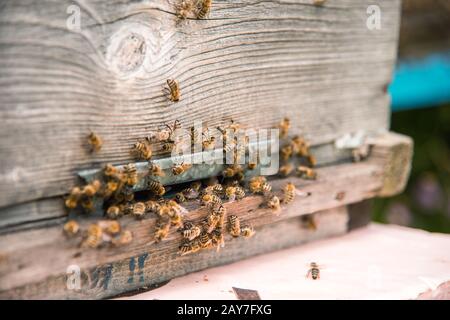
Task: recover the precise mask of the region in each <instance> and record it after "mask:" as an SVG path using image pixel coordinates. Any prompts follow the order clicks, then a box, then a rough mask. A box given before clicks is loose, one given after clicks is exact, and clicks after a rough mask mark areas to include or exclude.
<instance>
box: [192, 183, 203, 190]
mask: <svg viewBox="0 0 450 320" xmlns="http://www.w3.org/2000/svg"><path fill="white" fill-rule="evenodd" d="M190 187H191V188H192V189H194V190H195V191H199V190H200V188H201V187H202V183H201V182H200V181H194V182H192V183H191V186H190Z"/></svg>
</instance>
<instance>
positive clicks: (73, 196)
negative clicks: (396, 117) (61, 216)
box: [65, 187, 82, 209]
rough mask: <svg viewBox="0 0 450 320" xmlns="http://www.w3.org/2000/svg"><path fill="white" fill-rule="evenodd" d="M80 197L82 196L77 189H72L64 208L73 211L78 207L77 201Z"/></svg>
mask: <svg viewBox="0 0 450 320" xmlns="http://www.w3.org/2000/svg"><path fill="white" fill-rule="evenodd" d="M81 195H82V192H81V189H80V188H79V187H74V188H72V190H71V191H70V194H69V196H68V197H67V199H66V201H65V205H66V207H67V208H69V209H75V208H76V207H77V205H78V201H79V200H80V197H81Z"/></svg>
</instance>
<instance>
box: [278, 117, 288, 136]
mask: <svg viewBox="0 0 450 320" xmlns="http://www.w3.org/2000/svg"><path fill="white" fill-rule="evenodd" d="M290 127H291V121H290V120H289V118H284V119H283V120H281V122H280V124H279V125H278V128H279V129H280V138H286V137H287V135H288V132H289V128H290Z"/></svg>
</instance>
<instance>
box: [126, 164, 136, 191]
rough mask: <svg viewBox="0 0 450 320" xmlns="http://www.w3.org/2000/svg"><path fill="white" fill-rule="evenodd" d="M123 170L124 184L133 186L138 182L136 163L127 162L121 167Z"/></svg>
mask: <svg viewBox="0 0 450 320" xmlns="http://www.w3.org/2000/svg"><path fill="white" fill-rule="evenodd" d="M123 172H124V175H125V178H126V184H127V185H128V186H131V187H132V186H135V185H136V184H137V183H138V180H139V178H138V173H137V169H136V165H135V164H134V163H129V164H127V165H126V166H124V168H123Z"/></svg>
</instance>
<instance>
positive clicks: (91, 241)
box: [81, 224, 103, 248]
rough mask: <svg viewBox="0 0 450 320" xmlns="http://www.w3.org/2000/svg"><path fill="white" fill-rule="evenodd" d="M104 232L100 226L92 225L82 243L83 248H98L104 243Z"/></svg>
mask: <svg viewBox="0 0 450 320" xmlns="http://www.w3.org/2000/svg"><path fill="white" fill-rule="evenodd" d="M102 236H103V231H102V228H101V227H100V226H99V225H98V224H91V225H90V226H89V227H88V230H87V236H86V238H85V239H84V240H83V242H81V247H82V248H97V247H98V246H100V244H101V243H102Z"/></svg>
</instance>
